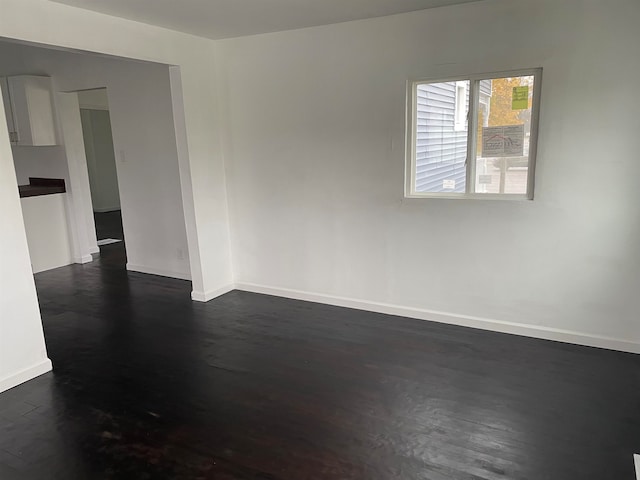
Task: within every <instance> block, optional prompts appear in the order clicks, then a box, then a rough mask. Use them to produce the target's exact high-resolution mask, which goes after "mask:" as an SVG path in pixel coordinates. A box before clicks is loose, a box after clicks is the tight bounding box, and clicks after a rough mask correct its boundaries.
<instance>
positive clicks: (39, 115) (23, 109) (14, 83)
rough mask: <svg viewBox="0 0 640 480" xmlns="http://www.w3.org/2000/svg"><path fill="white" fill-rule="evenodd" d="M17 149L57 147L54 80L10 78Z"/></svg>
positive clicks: (44, 78) (31, 77) (29, 77)
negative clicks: (53, 102) (21, 146)
mask: <svg viewBox="0 0 640 480" xmlns="http://www.w3.org/2000/svg"><path fill="white" fill-rule="evenodd" d="M8 83H9V93H10V95H11V104H12V107H13V118H14V120H15V127H16V131H17V132H18V143H17V144H18V145H33V146H42V145H56V132H55V124H54V120H53V104H52V96H51V78H49V77H38V76H32V75H22V76H18V77H9V81H8Z"/></svg>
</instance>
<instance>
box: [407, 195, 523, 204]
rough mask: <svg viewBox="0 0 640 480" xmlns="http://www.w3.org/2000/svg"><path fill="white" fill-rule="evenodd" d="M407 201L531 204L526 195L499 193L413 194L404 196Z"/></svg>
mask: <svg viewBox="0 0 640 480" xmlns="http://www.w3.org/2000/svg"><path fill="white" fill-rule="evenodd" d="M404 198H406V199H408V200H438V199H440V200H498V201H500V202H505V201H506V202H531V201H533V198H531V197H529V196H528V195H526V194H504V193H503V194H499V193H475V194H474V193H413V194H405V196H404Z"/></svg>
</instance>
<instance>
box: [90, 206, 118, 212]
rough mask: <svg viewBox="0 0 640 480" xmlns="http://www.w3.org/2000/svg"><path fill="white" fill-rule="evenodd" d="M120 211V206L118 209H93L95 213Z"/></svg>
mask: <svg viewBox="0 0 640 480" xmlns="http://www.w3.org/2000/svg"><path fill="white" fill-rule="evenodd" d="M118 210H120V205H118V206H117V207H103V208H95V207H94V208H93V211H94V213H107V212H117V211H118Z"/></svg>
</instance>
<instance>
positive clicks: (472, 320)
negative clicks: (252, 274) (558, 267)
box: [236, 283, 640, 353]
mask: <svg viewBox="0 0 640 480" xmlns="http://www.w3.org/2000/svg"><path fill="white" fill-rule="evenodd" d="M236 289H238V290H244V291H247V292H253V293H263V294H266V295H274V296H277V297H285V298H292V299H296V300H305V301H308V302H316V303H324V304H327V305H335V306H338V307H347V308H355V309H357V310H367V311H370V312H376V313H384V314H387V315H397V316H401V317H409V318H415V319H418V320H428V321H432V322H439V323H447V324H450V325H459V326H463V327H471V328H478V329H481V330H490V331H493V332H501V333H510V334H513V335H522V336H525V337H533V338H540V339H544V340H554V341H557V342H564V343H573V344H576V345H586V346H588V347H598V348H606V349H608V350H618V351H621V352H629V353H640V343H636V342H630V341H628V340H624V339H619V338H611V337H604V336H599V335H592V334H587V333H581V332H574V331H571V330H562V329H557V328H550V327H542V326H538V325H528V324H524V323H514V322H506V321H503V320H494V319H490V318H482V317H473V316H469V315H458V314H455V313H449V312H438V311H432V310H425V309H420V308H412V307H403V306H400V305H392V304H387V303H379V302H370V301H366V300H357V299H353V298H345V297H338V296H334V295H326V294H321V293H312V292H305V291H301V290H292V289H288V288H277V287H268V286H265V285H256V284H252V283H237V284H236Z"/></svg>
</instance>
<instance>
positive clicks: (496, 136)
mask: <svg viewBox="0 0 640 480" xmlns="http://www.w3.org/2000/svg"><path fill="white" fill-rule="evenodd" d="M523 155H524V125H508V126H504V127H484V128H483V129H482V156H483V157H485V158H487V157H522V156H523Z"/></svg>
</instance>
